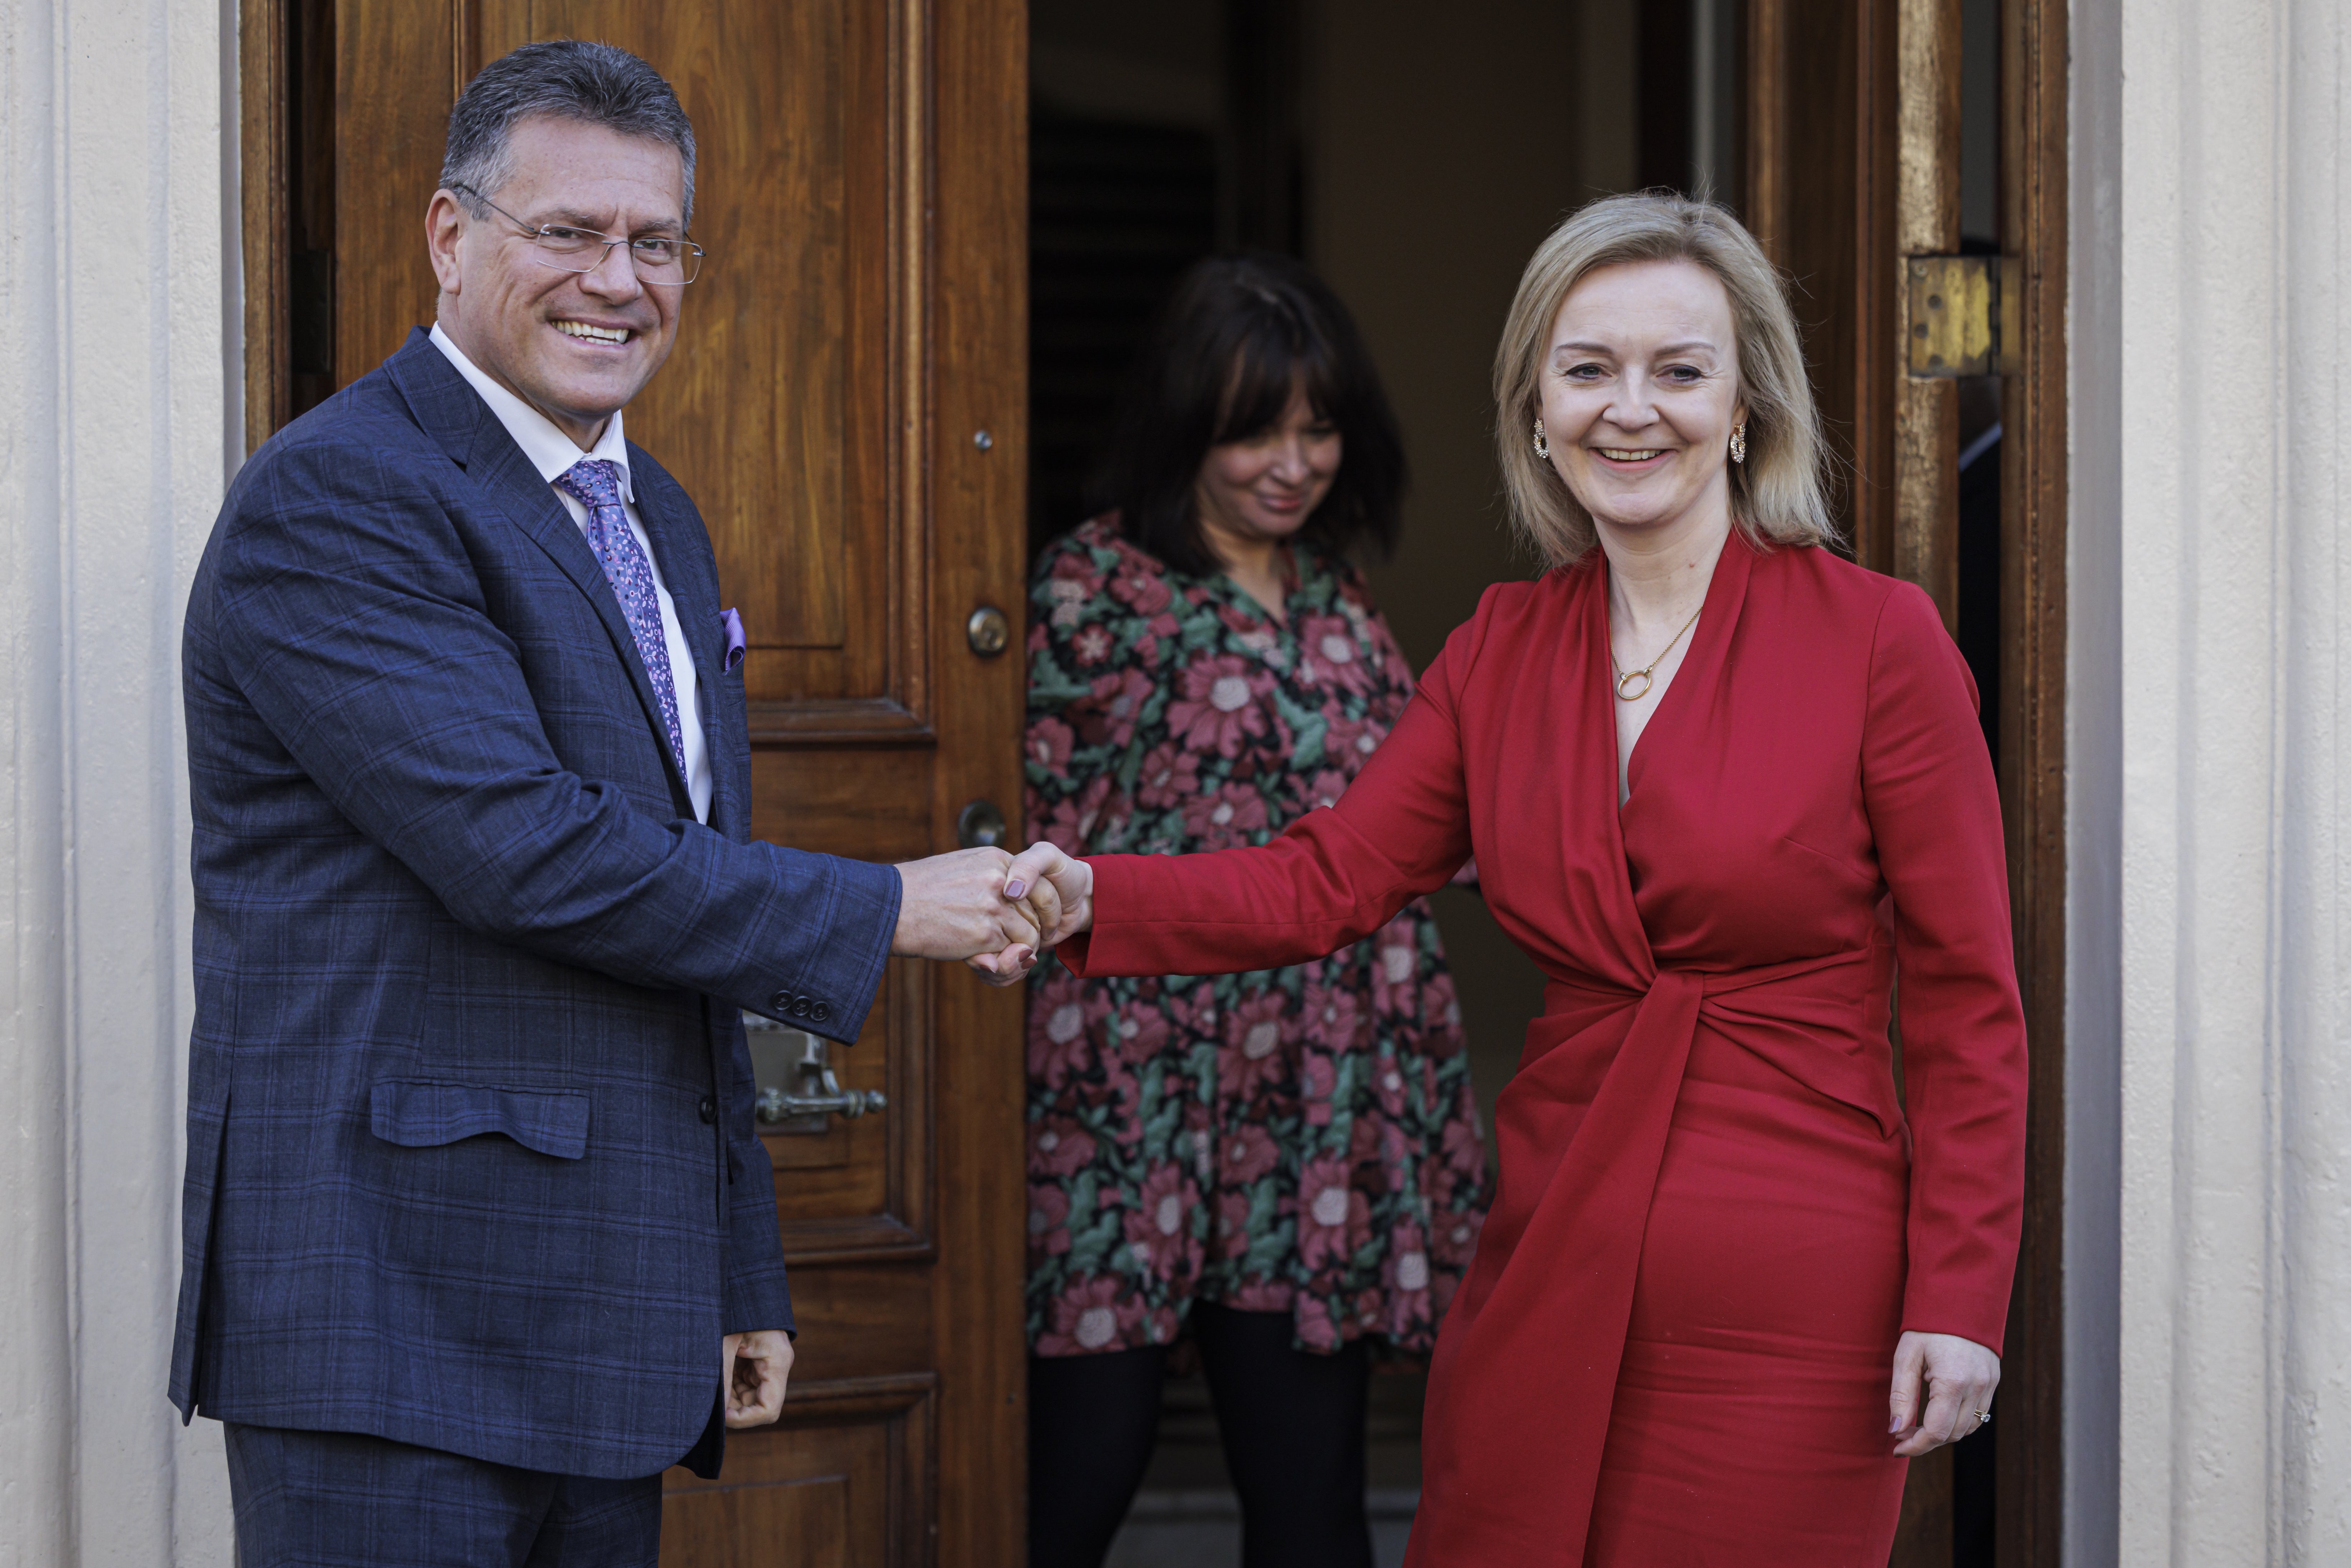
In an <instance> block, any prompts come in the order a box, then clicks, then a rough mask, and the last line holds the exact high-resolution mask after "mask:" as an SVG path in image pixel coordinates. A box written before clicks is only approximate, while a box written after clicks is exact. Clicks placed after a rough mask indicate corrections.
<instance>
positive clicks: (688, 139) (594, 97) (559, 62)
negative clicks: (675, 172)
mask: <svg viewBox="0 0 2351 1568" xmlns="http://www.w3.org/2000/svg"><path fill="white" fill-rule="evenodd" d="M534 114H547V115H553V116H554V117H556V118H557V119H559V120H578V121H580V123H582V124H585V125H601V126H602V127H603V128H604V129H606V130H607V131H619V132H620V133H621V134H622V135H623V136H642V137H644V138H645V139H646V140H648V141H665V142H667V143H669V145H671V146H672V147H674V148H676V149H677V155H678V159H679V161H680V162H682V163H683V164H684V169H685V210H684V212H682V213H680V214H678V216H679V217H680V218H681V219H683V220H684V222H685V223H687V224H689V225H690V224H692V223H693V222H694V124H693V122H692V121H691V120H687V119H686V117H685V110H684V107H683V106H682V105H680V104H679V102H678V101H677V94H676V93H675V92H674V91H672V90H671V89H670V85H669V83H668V82H666V81H664V80H663V79H662V74H661V72H659V71H657V70H655V69H653V67H651V66H649V65H647V64H645V62H644V61H643V60H641V59H639V58H638V57H636V56H634V55H632V54H631V53H629V51H628V50H626V49H622V48H616V47H613V46H612V45H611V44H591V43H585V42H582V41H581V40H580V39H577V38H556V39H552V40H550V41H549V42H546V43H540V44H525V45H524V46H523V47H520V48H518V49H517V50H515V51H514V52H513V53H511V54H507V55H501V56H499V57H497V58H496V59H495V60H492V61H491V62H490V63H489V64H488V65H486V66H484V67H483V68H481V71H480V73H479V74H477V75H476V76H475V78H474V79H473V80H472V81H469V82H467V83H466V84H465V91H464V92H461V93H459V94H458V95H457V105H456V107H455V109H452V110H450V111H449V141H448V144H447V147H446V149H445V150H444V152H443V153H442V155H441V186H442V189H444V190H453V189H455V187H457V186H460V185H463V186H465V190H464V191H458V192H457V199H458V200H459V201H460V202H463V203H464V204H465V210H466V211H467V212H469V213H471V214H474V216H475V217H477V218H486V217H487V216H488V215H489V209H488V208H487V207H485V206H484V205H483V204H481V201H480V200H479V199H478V198H477V197H475V195H472V194H469V193H470V192H479V193H481V195H483V196H496V194H497V192H498V187H500V186H501V185H504V184H505V183H507V176H508V175H509V174H511V173H513V172H514V170H513V167H512V164H513V159H512V157H511V156H510V155H509V154H510V151H511V149H510V141H511V138H512V137H513V135H514V128H515V127H516V126H517V125H519V124H521V123H522V122H523V121H524V120H528V119H529V118H530V117H531V116H532V115H534Z"/></svg>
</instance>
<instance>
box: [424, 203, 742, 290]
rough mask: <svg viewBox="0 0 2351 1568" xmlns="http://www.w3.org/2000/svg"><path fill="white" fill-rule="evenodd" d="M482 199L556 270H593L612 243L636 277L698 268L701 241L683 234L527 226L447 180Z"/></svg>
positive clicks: (670, 278)
mask: <svg viewBox="0 0 2351 1568" xmlns="http://www.w3.org/2000/svg"><path fill="white" fill-rule="evenodd" d="M449 188H450V189H451V190H453V191H462V192H464V193H465V194H466V195H469V196H471V197H473V198H474V200H475V201H477V202H479V203H481V204H482V205H484V206H486V207H487V208H489V209H490V211H492V212H494V213H496V214H498V216H500V217H502V218H504V219H506V220H507V222H508V223H510V224H512V225H515V227H517V228H518V229H520V230H522V232H523V235H524V236H525V237H526V238H528V240H529V241H530V243H531V244H532V246H535V247H536V248H537V249H538V264H539V266H541V267H553V268H555V269H556V270H557V271H558V272H593V271H595V270H596V269H597V268H598V267H601V266H603V265H604V258H605V257H606V256H610V255H611V254H612V247H613V246H616V245H624V246H628V247H629V265H630V266H632V267H635V268H636V270H637V279H638V281H639V282H641V283H659V284H664V285H667V286H670V287H676V286H678V285H680V284H685V283H691V282H693V281H694V279H695V276H696V275H697V274H699V273H700V272H701V271H702V256H703V251H702V247H701V246H698V245H696V244H695V243H694V242H693V241H692V240H689V239H678V238H674V237H671V236H668V235H643V236H642V237H640V238H637V239H630V238H628V237H627V236H625V235H622V236H619V237H615V236H614V235H607V234H598V233H597V232H596V231H595V230H594V229H581V228H572V227H570V226H569V225H563V224H540V225H537V226H533V225H530V224H527V223H525V222H523V221H522V220H521V219H520V218H518V217H517V216H515V215H514V214H512V213H510V212H508V211H507V210H506V209H505V208H504V207H502V206H500V205H498V204H496V202H493V201H492V200H490V199H489V197H487V196H485V195H484V194H482V193H481V192H479V191H476V190H475V189H474V187H472V186H471V185H452V186H450V187H449Z"/></svg>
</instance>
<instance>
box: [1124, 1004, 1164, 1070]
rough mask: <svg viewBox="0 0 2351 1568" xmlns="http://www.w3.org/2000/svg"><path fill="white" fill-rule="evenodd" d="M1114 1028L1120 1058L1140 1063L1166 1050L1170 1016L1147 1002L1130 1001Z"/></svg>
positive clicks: (1131, 1062)
mask: <svg viewBox="0 0 2351 1568" xmlns="http://www.w3.org/2000/svg"><path fill="white" fill-rule="evenodd" d="M1111 1027H1112V1028H1113V1030H1116V1031H1117V1040H1118V1054H1119V1060H1120V1061H1124V1062H1127V1063H1128V1064H1130V1065H1132V1066H1137V1067H1139V1066H1141V1065H1142V1064H1143V1063H1144V1062H1146V1061H1150V1060H1151V1059H1152V1058H1153V1057H1155V1056H1156V1055H1158V1054H1159V1053H1160V1052H1161V1051H1165V1050H1166V1049H1167V1015H1166V1014H1165V1013H1164V1012H1162V1011H1160V1010H1159V1009H1157V1008H1155V1007H1153V1006H1151V1005H1150V1004H1149V1003H1147V1002H1140V1001H1137V1002H1130V1003H1128V1004H1127V1005H1126V1006H1125V1007H1123V1008H1121V1009H1119V1010H1118V1014H1117V1016H1116V1018H1115V1019H1113V1021H1112V1024H1111Z"/></svg>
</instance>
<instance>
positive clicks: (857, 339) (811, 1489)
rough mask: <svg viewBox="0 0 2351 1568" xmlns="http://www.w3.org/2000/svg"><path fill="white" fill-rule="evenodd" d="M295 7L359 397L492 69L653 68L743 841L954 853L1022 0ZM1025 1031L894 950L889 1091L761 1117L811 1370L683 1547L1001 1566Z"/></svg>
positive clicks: (680, 442)
mask: <svg viewBox="0 0 2351 1568" xmlns="http://www.w3.org/2000/svg"><path fill="white" fill-rule="evenodd" d="M298 3H300V4H305V5H311V6H314V7H315V8H316V9H317V10H318V11H319V13H320V14H321V15H322V16H329V17H330V19H331V33H332V37H333V45H332V61H331V65H332V83H331V93H332V98H333V104H334V112H333V115H332V117H331V121H330V130H331V134H330V135H326V136H314V137H313V138H311V141H310V142H309V143H308V144H305V145H301V146H294V147H291V148H290V149H289V152H288V156H289V157H290V158H291V159H292V160H293V161H294V162H297V163H298V164H300V165H301V166H302V169H303V170H305V171H308V172H314V173H315V174H316V176H317V178H318V179H319V181H320V182H321V183H330V184H331V186H332V192H331V209H330V210H331V211H332V213H333V214H334V223H333V225H332V232H333V252H332V256H331V261H332V267H331V278H332V285H333V299H332V311H333V315H332V320H333V325H334V334H335V345H334V346H335V360H334V369H335V375H336V379H337V381H338V382H339V383H340V382H349V381H350V380H352V379H354V378H356V377H358V376H360V375H361V374H364V373H365V372H366V371H369V370H371V369H372V368H373V367H374V366H375V365H376V364H377V363H379V362H380V361H381V360H382V359H383V358H384V357H385V356H386V355H388V354H390V353H391V352H392V350H395V349H396V348H398V347H399V345H400V342H401V340H402V338H403V337H404V336H405V335H406V333H407V331H408V329H410V328H411V327H412V326H413V325H416V324H420V323H423V322H428V321H430V320H431V319H432V317H433V312H434V298H435V293H434V280H433V276H432V271H431V268H430V267H429V266H428V265H427V264H426V260H425V254H424V246H423V215H424V211H425V206H426V203H427V200H428V198H429V197H430V195H431V193H432V192H433V190H434V188H435V186H436V184H437V183H438V181H437V175H438V171H439V166H440V160H441V153H442V144H443V138H444V133H445V128H446V122H447V117H448V112H449V107H450V104H451V102H452V101H453V99H454V97H455V93H456V92H457V91H458V90H459V89H460V87H461V86H462V84H463V83H464V82H465V81H466V80H467V79H469V78H470V77H471V75H472V73H473V72H475V71H476V70H478V69H479V68H480V67H481V64H482V63H483V62H484V61H485V60H486V59H491V58H496V57H498V56H500V55H502V54H504V53H506V52H507V51H508V50H510V49H512V48H513V47H517V46H518V45H521V44H523V43H526V42H529V41H532V40H534V39H538V38H547V37H587V38H596V39H600V40H601V41H605V42H609V43H613V44H617V45H619V46H621V47H624V48H628V49H631V50H632V51H634V52H636V53H637V54H639V55H642V56H643V57H645V58H646V59H647V60H649V61H650V62H651V63H652V64H653V66H654V68H656V69H658V70H660V71H661V72H662V73H663V74H664V76H665V77H666V78H669V80H670V81H671V82H672V84H673V85H674V87H675V88H676V89H677V91H678V95H679V98H680V99H681V100H682V101H683V103H684V107H685V109H686V111H687V113H688V114H689V115H690V116H691V117H692V119H693V120H694V123H695V132H696V139H697V141H698V143H699V152H700V158H699V168H698V178H697V181H696V186H697V189H696V201H695V220H694V225H693V228H694V233H695V237H696V239H697V240H699V241H700V242H701V243H702V244H703V245H704V246H705V247H706V248H707V250H708V252H709V258H708V261H707V263H706V264H705V267H704V270H703V274H702V276H701V277H699V278H698V279H697V280H696V281H695V283H693V284H692V285H690V286H688V287H687V290H686V292H685V294H684V297H683V301H682V306H683V308H682V311H681V317H680V324H679V332H678V339H677V343H676V346H675V348H674V350H673V352H672V354H671V357H670V360H669V362H668V363H667V364H666V365H665V366H664V368H663V370H662V371H661V372H660V373H659V374H658V375H657V376H656V377H655V378H654V380H653V382H652V384H651V385H650V386H649V387H648V388H647V390H646V392H644V394H643V396H642V397H641V398H640V399H639V400H638V401H637V402H635V403H633V404H632V405H631V407H630V409H629V411H628V431H629V435H630V437H631V439H632V440H633V441H635V442H636V443H637V444H639V445H641V446H643V447H644V448H645V449H646V450H648V451H650V452H652V453H653V455H655V456H656V457H658V458H659V459H660V460H661V462H662V463H663V464H664V466H666V467H668V468H669V469H670V470H671V471H672V472H673V473H674V474H675V475H676V476H677V477H678V479H679V480H680V482H681V483H682V484H684V486H685V488H686V490H687V491H688V493H689V494H691V495H692V496H693V497H695V501H696V503H697V504H698V505H699V506H700V507H701V509H702V511H703V515H704V517H705V520H706V521H707V523H708V525H709V528H710V531H711V537H712V543H713V545H714V547H715V549H716V554H717V560H718V570H719V578H720V588H721V592H722V594H723V596H724V602H726V603H729V604H732V605H734V606H735V607H737V609H739V610H740V611H741V612H742V615H743V620H744V623H745V628H746V632H747V639H748V642H749V645H750V647H749V654H748V658H747V662H746V664H745V666H744V676H745V682H746V689H747V694H748V697H749V702H750V717H751V730H752V740H753V747H754V751H753V758H752V768H751V772H752V787H753V794H754V807H753V821H752V831H753V832H754V833H755V834H756V835H757V836H758V837H761V838H765V839H768V840H771V841H777V842H781V843H788V844H791V845H795V846H797V847H800V848H805V849H810V850H814V851H820V852H829V853H835V854H842V855H849V856H854V857H857V858H860V859H864V860H872V861H883V862H891V861H900V860H907V859H913V858H915V857H918V856H922V855H926V854H931V853H935V852H938V851H940V850H943V849H947V848H951V847H953V845H954V842H955V834H956V826H955V824H956V820H957V814H958V813H959V812H960V811H961V810H962V809H963V808H964V807H965V805H966V804H967V802H970V801H972V800H993V801H994V802H996V803H997V804H998V805H999V806H1000V807H1002V808H1004V809H1005V814H1006V815H1007V817H1008V819H1010V820H1011V821H1014V822H1015V824H1016V827H1017V821H1018V816H1019V800H1020V767H1019V727H1020V716H1021V707H1022V687H1021V674H1022V672H1021V667H1020V660H1019V657H1018V655H1017V653H1016V654H1012V655H1009V656H997V657H989V656H987V655H985V654H982V653H978V652H977V651H975V650H974V649H972V648H971V647H970V646H968V644H967V642H966V640H965V635H964V625H965V622H966V619H967V616H969V614H970V613H971V612H972V611H974V610H975V609H977V608H978V607H980V606H982V605H991V604H992V605H995V606H998V607H999V608H1003V609H1006V610H1008V611H1010V612H1012V613H1013V618H1014V620H1015V622H1017V621H1018V618H1019V607H1020V604H1021V602H1022V572H1023V564H1024V558H1025V549H1024V538H1023V519H1024V517H1025V509H1024V506H1023V497H1022V486H1023V479H1024V476H1025V474H1026V470H1027V455H1026V431H1025V423H1026V405H1027V389H1026V380H1025V344H1026V340H1027V339H1026V333H1027V320H1026V297H1025V280H1026V272H1027V267H1026V227H1025V213H1026V210H1027V206H1026V195H1027V192H1026V157H1027V146H1026V139H1025V126H1026V105H1027V78H1026V71H1027V55H1026V47H1025V46H1026V25H1025V24H1026V17H1025V12H1024V10H1023V8H1022V6H1021V5H1020V4H1019V0H699V3H697V4H694V5H674V4H670V5H663V4H655V3H653V0H298ZM316 90H318V91H320V92H323V91H325V90H327V89H326V87H325V85H324V84H321V85H319V87H318V88H317V89H316ZM306 177H307V175H306ZM266 199H269V200H278V199H281V198H279V197H277V196H269V197H266ZM282 259H283V258H282V257H280V258H277V261H273V262H272V264H271V265H273V266H277V265H279V264H280V263H282ZM272 276H275V274H273V275H272ZM281 292H282V291H281ZM271 298H277V296H275V295H273V296H271ZM277 373H279V374H281V375H282V374H283V373H284V372H283V371H279V372H277ZM275 395H276V396H277V399H278V402H277V403H273V404H272V406H278V405H279V404H280V403H282V402H283V392H282V389H281V391H280V392H278V393H277V394H275ZM1016 643H1017V640H1016ZM1020 1021H1021V998H1020V996H1019V993H1018V992H1017V991H1012V992H995V991H991V990H989V989H988V988H986V987H985V986H983V985H982V984H981V983H980V982H979V981H978V980H977V977H974V976H971V975H969V974H967V973H965V972H963V971H962V970H961V969H959V968H955V967H935V966H926V965H923V964H919V963H915V962H912V961H906V960H893V961H892V963H891V964H890V966H889V968H888V970H887V974H886V977H885V979H884V983H883V987H882V990H881V994H880V995H879V996H878V997H877V998H876V1000H875V1005H874V1007H873V1009H872V1012H871V1014H870V1015H869V1017H868V1019H867V1023H866V1026H865V1030H864V1032H863V1035H862V1038H861V1039H860V1040H858V1041H857V1042H856V1043H855V1044H854V1045H852V1046H848V1047H833V1048H831V1061H832V1065H833V1068H834V1071H835V1072H836V1073H837V1075H838V1077H839V1079H840V1081H841V1083H842V1085H843V1086H844V1087H848V1088H852V1089H863V1090H872V1091H879V1092H883V1093H884V1094H885V1095H886V1096H887V1099H888V1103H887V1106H886V1108H885V1109H883V1111H881V1112H880V1113H875V1114H869V1115H866V1116H863V1117H861V1118H858V1119H856V1120H839V1119H836V1120H833V1121H831V1122H830V1123H829V1124H826V1125H825V1126H824V1127H823V1128H822V1130H820V1131H819V1132H816V1133H813V1134H785V1133H782V1132H779V1131H774V1130H763V1141H764V1142H765V1144H766V1146H767V1148H768V1152H769V1155H770V1156H771V1158H772V1159H773V1161H774V1164H775V1167H776V1175H775V1183H776V1197H777V1207H778V1220H779V1225H780V1229H781V1239H782V1242H783V1247H784V1252H785V1256H786V1258H787V1260H788V1261H789V1265H790V1268H791V1282H792V1292H793V1298H794V1303H795V1310H796V1315H797V1317H798V1322H799V1343H798V1353H799V1364H798V1366H797V1368H796V1370H795V1375H794V1377H793V1380H792V1390H791V1396H790V1398H789V1401H788V1403H787V1405H786V1407H785V1416H784V1419H783V1421H782V1423H780V1424H779V1425H778V1427H775V1428H772V1429H769V1430H765V1431H758V1432H750V1433H737V1434H736V1435H734V1437H732V1438H731V1439H730V1441H729V1444H728V1450H727V1462H726V1471H725V1473H724V1474H723V1475H722V1476H721V1477H720V1478H719V1479H717V1480H716V1482H702V1481H698V1480H696V1479H694V1478H692V1477H689V1476H686V1475H684V1473H683V1472H681V1471H672V1472H671V1473H670V1475H669V1477H668V1479H667V1483H666V1484H667V1486H668V1488H669V1490H670V1494H671V1503H670V1509H669V1513H668V1518H667V1523H666V1527H665V1530H664V1562H665V1563H671V1564H673V1565H674V1568H715V1565H718V1564H732V1563H755V1562H756V1563H774V1562H781V1563H792V1564H795V1565H796V1568H797V1565H799V1564H810V1565H831V1564H836V1563H856V1564H861V1565H863V1564H871V1565H872V1568H885V1565H887V1568H894V1565H899V1564H916V1563H957V1564H960V1563H971V1564H1004V1565H1006V1568H1009V1565H1010V1564H1011V1563H1014V1562H1015V1561H1016V1560H1017V1559H1018V1558H1019V1555H1020V1547H1021V1543H1020V1527H1021V1508H1020V1498H1021V1497H1022V1495H1023V1487H1022V1481H1021V1476H1022V1466H1023V1461H1024V1458H1025V1453H1024V1445H1023V1443H1022V1442H1021V1436H1022V1434H1023V1431H1024V1417H1023V1414H1022V1398H1023V1390H1024V1384H1025V1376H1024V1373H1025V1358H1024V1355H1023V1343H1022V1335H1021V1319H1020V1311H1021V1282H1022V1269H1023V1256H1022V1228H1021V1217H1022V1215H1023V1213H1024V1212H1025V1206H1024V1201H1023V1196H1024V1195H1023V1177H1022V1172H1021V1030H1020Z"/></svg>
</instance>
